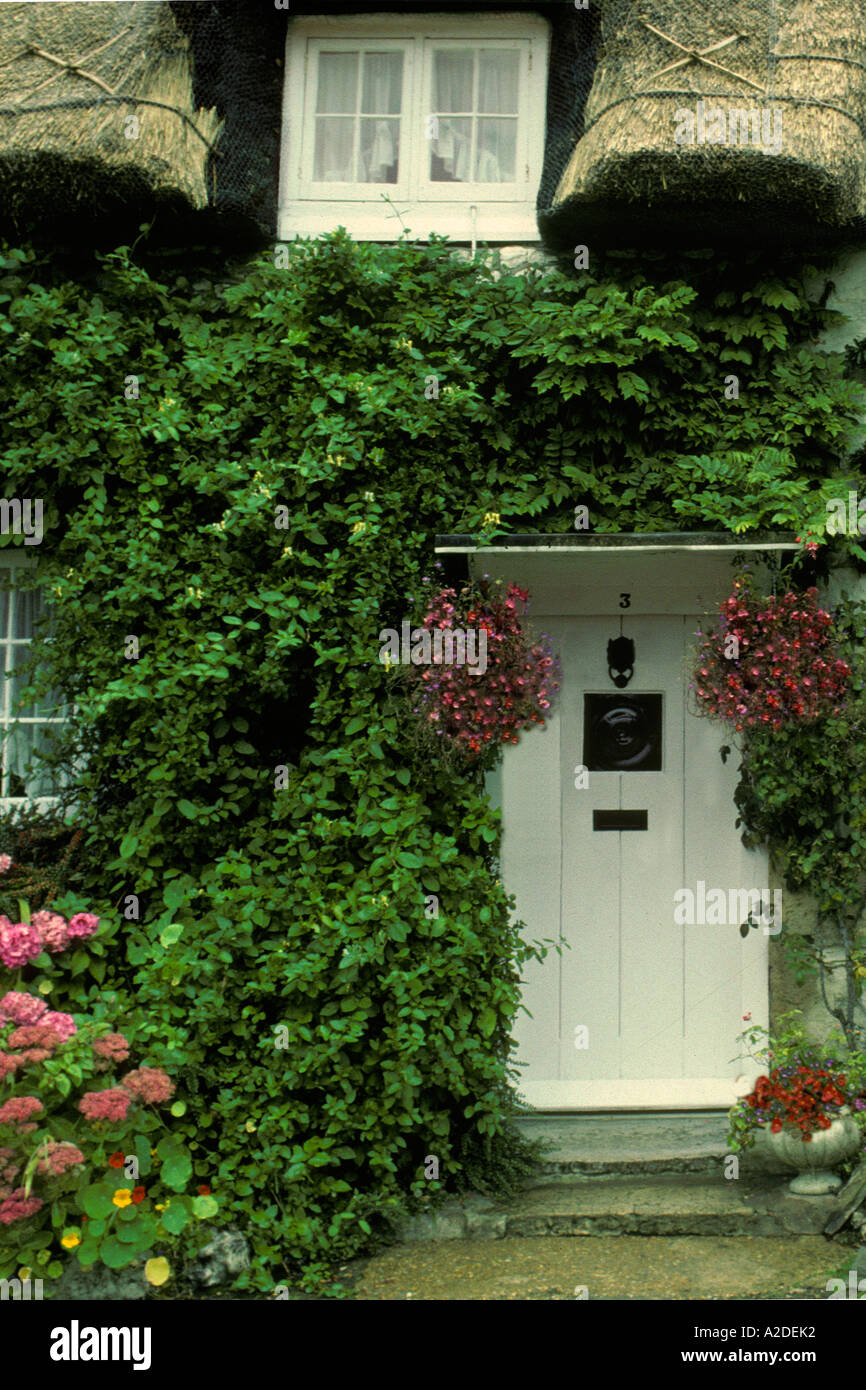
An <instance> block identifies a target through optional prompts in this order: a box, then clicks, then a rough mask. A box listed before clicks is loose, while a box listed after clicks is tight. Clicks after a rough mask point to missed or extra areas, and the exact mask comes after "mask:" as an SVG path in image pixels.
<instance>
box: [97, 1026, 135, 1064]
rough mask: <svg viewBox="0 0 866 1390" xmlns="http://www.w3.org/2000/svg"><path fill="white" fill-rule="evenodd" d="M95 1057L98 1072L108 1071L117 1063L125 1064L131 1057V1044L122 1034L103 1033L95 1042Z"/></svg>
mask: <svg viewBox="0 0 866 1390" xmlns="http://www.w3.org/2000/svg"><path fill="white" fill-rule="evenodd" d="M93 1055H94V1057H96V1059H97V1061H96V1070H97V1071H108V1069H109V1067H111V1066H112V1065H114V1064H116V1063H117V1062H125V1061H126V1059H127V1057H128V1056H129V1043H128V1042H127V1040H126V1038H125V1037H124V1036H123V1034H122V1033H103V1035H102V1037H101V1038H95V1039H94V1042H93Z"/></svg>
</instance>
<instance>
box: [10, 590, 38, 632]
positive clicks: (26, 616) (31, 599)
mask: <svg viewBox="0 0 866 1390" xmlns="http://www.w3.org/2000/svg"><path fill="white" fill-rule="evenodd" d="M12 608H13V614H12V636H13V637H32V636H33V624H34V623H35V621H36V619H37V618H38V617H39V615H40V614H41V613H42V595H41V594H37V593H34V592H32V591H31V592H30V593H22V592H19V593H15V594H13V595H12ZM3 635H4V636H5V633H4V634H3Z"/></svg>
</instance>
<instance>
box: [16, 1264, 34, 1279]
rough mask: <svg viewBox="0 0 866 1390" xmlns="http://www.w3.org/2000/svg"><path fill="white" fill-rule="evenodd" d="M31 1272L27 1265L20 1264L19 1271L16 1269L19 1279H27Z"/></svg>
mask: <svg viewBox="0 0 866 1390" xmlns="http://www.w3.org/2000/svg"><path fill="white" fill-rule="evenodd" d="M32 1273H33V1270H32V1269H31V1268H30V1266H29V1265H22V1266H21V1268H20V1269H19V1271H18V1278H19V1279H29V1278H30V1276H31V1274H32Z"/></svg>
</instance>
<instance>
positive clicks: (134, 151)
mask: <svg viewBox="0 0 866 1390" xmlns="http://www.w3.org/2000/svg"><path fill="white" fill-rule="evenodd" d="M219 129H220V121H219V117H218V115H217V112H216V111H215V110H213V109H196V108H195V106H194V104H193V93H192V74H191V67H190V53H189V44H188V40H187V39H186V37H185V36H184V35H183V34H182V33H181V32H180V30H179V28H178V26H177V24H176V22H175V19H174V16H173V14H172V11H171V9H170V8H169V6H168V5H165V4H159V3H119V4H111V3H101V4H88V3H74V4H66V3H36V4H3V5H2V6H0V200H2V210H3V214H4V216H5V218H6V219H11V220H12V221H14V220H15V210H16V206H17V207H18V208H19V209H20V210H21V213H22V215H25V216H27V217H28V218H29V217H30V216H32V215H33V213H34V210H35V209H34V205H38V204H39V202H40V201H41V202H45V203H47V202H52V201H53V202H54V203H55V204H56V205H58V206H59V207H62V208H63V209H65V210H67V211H74V209H75V206H76V204H78V205H81V204H89V205H91V206H94V207H98V205H99V203H100V200H101V199H103V198H105V199H108V200H109V201H115V200H117V199H118V198H124V199H127V200H130V201H132V202H136V201H139V200H140V199H141V198H143V197H146V196H147V195H150V196H151V197H153V195H156V196H157V200H160V199H161V200H164V201H168V202H173V203H175V204H176V205H178V206H183V205H186V206H187V207H191V208H199V207H203V206H204V205H205V204H206V203H207V202H208V196H209V182H210V180H211V177H212V174H211V160H210V156H211V153H212V151H213V148H214V144H215V141H216V138H217V135H218V133H219Z"/></svg>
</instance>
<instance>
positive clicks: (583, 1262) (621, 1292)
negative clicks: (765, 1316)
mask: <svg viewBox="0 0 866 1390" xmlns="http://www.w3.org/2000/svg"><path fill="white" fill-rule="evenodd" d="M853 1255H854V1252H853V1251H852V1250H851V1249H850V1248H849V1247H846V1246H844V1245H842V1244H840V1243H838V1242H836V1241H830V1240H826V1239H824V1238H823V1237H821V1236H799V1237H789V1238H787V1239H775V1238H773V1237H763V1238H755V1239H752V1238H750V1237H748V1236H728V1237H726V1236H716V1237H714V1238H711V1239H703V1238H701V1237H696V1236H681V1237H673V1238H671V1237H664V1236H627V1235H626V1236H584V1237H581V1238H579V1239H574V1238H558V1237H530V1238H528V1239H513V1238H509V1237H506V1238H505V1239H504V1240H473V1241H446V1242H439V1241H427V1242H417V1243H414V1244H412V1245H401V1246H392V1247H391V1248H390V1249H388V1250H385V1251H383V1252H382V1253H381V1254H379V1255H375V1256H373V1257H372V1258H370V1259H366V1260H354V1261H352V1263H351V1264H350V1265H347V1266H344V1271H345V1272H344V1274H343V1275H342V1276H341V1277H342V1278H343V1279H344V1280H345V1281H346V1283H347V1284H348V1286H349V1287H350V1288H351V1291H352V1295H353V1297H354V1298H356V1299H360V1300H366V1301H381V1300H394V1301H404V1302H405V1301H413V1300H414V1301H422V1300H423V1301H427V1300H473V1299H478V1300H506V1301H510V1300H539V1301H542V1300H544V1301H547V1300H554V1301H564V1300H566V1299H567V1300H570V1301H575V1300H578V1301H582V1300H583V1299H588V1300H589V1301H590V1302H592V1300H593V1299H595V1300H596V1301H598V1300H618V1299H624V1300H672V1299H673V1300H690V1299H695V1300H725V1299H733V1300H738V1299H792V1300H799V1299H803V1300H812V1299H826V1298H828V1297H829V1292H828V1290H827V1280H828V1279H829V1278H830V1277H831V1276H832V1275H834V1274H836V1273H838V1272H839V1271H840V1270H842V1269H846V1268H847V1267H848V1266H849V1265H850V1264H851V1261H852V1259H853Z"/></svg>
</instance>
